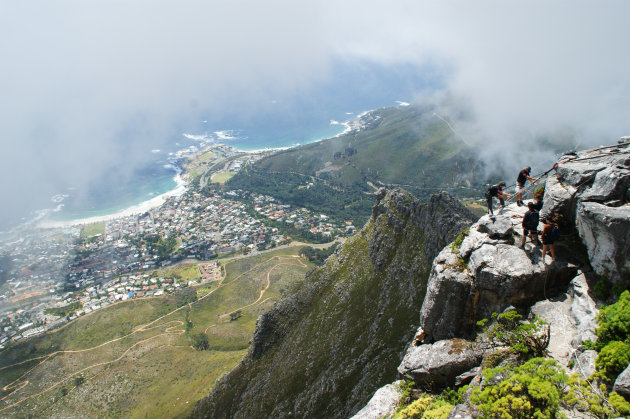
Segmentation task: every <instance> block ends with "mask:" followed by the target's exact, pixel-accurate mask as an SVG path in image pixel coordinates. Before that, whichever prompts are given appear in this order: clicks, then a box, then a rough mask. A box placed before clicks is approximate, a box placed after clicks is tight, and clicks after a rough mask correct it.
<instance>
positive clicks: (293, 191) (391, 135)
mask: <svg viewBox="0 0 630 419" xmlns="http://www.w3.org/2000/svg"><path fill="white" fill-rule="evenodd" d="M361 124H362V128H361V129H360V130H358V131H356V130H355V131H353V132H350V133H347V134H345V135H343V136H341V137H337V138H331V139H327V140H322V141H319V142H316V143H312V144H308V145H304V146H301V147H297V148H292V149H289V150H285V151H281V152H278V153H275V154H273V155H271V156H269V157H266V158H264V159H261V160H260V161H258V162H257V163H256V164H254V165H251V166H248V167H246V168H245V169H244V170H242V171H241V172H240V173H238V174H237V175H236V176H234V177H233V178H232V179H230V180H229V181H228V182H227V186H228V187H230V188H234V189H237V188H241V189H246V190H251V191H256V192H260V193H265V194H268V195H272V196H275V197H276V198H278V199H280V200H282V201H283V202H286V203H289V204H293V205H301V206H305V207H307V208H310V209H312V210H315V211H322V212H326V213H328V214H330V215H332V216H333V217H336V218H338V219H352V220H355V221H356V222H357V223H359V225H362V224H363V222H364V221H365V220H366V219H367V217H368V216H369V214H370V210H371V207H372V202H373V201H372V198H370V197H369V196H366V194H368V193H371V192H374V190H375V188H377V187H380V186H384V185H387V186H402V187H405V188H406V189H407V190H409V191H410V192H411V193H412V194H414V195H415V196H417V197H420V198H423V199H426V198H428V197H429V196H430V194H432V193H435V192H438V191H440V190H448V191H449V192H450V193H451V194H453V195H454V196H457V197H468V196H476V197H478V196H480V192H479V191H480V188H481V182H483V181H484V180H485V179H484V178H483V177H482V176H479V175H480V174H481V173H482V166H481V163H480V162H479V161H478V160H477V159H476V158H475V153H474V150H472V149H470V148H469V147H468V146H466V144H465V143H464V142H463V141H462V140H461V139H460V138H459V137H457V136H456V135H455V134H454V133H453V131H452V130H451V128H450V127H449V126H448V124H447V123H446V122H444V121H443V120H442V119H440V118H438V117H437V116H436V115H435V114H434V113H433V110H432V109H429V108H421V107H418V106H409V107H402V108H400V107H396V108H385V109H380V110H377V111H374V112H371V113H368V114H367V115H365V116H363V117H362V118H361Z"/></svg>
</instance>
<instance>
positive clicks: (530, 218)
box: [521, 202, 544, 259]
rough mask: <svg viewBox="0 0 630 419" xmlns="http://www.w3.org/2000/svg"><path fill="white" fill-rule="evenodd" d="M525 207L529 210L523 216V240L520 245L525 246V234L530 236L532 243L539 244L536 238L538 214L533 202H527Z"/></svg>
mask: <svg viewBox="0 0 630 419" xmlns="http://www.w3.org/2000/svg"><path fill="white" fill-rule="evenodd" d="M527 207H528V208H529V210H528V211H527V212H526V213H525V216H523V242H522V243H521V247H525V241H526V240H527V236H530V237H531V238H532V242H533V243H535V244H540V240H538V221H539V219H540V216H539V214H538V211H537V210H536V206H535V205H534V203H533V202H528V203H527ZM543 259H544V258H543Z"/></svg>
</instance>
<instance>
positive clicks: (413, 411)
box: [392, 394, 433, 419]
mask: <svg viewBox="0 0 630 419" xmlns="http://www.w3.org/2000/svg"><path fill="white" fill-rule="evenodd" d="M431 403H433V397H431V396H429V395H428V394H423V395H422V396H420V398H418V399H417V400H415V401H414V402H413V403H411V404H409V405H407V406H405V407H403V408H402V409H400V410H399V411H397V412H396V413H395V414H394V416H392V419H412V418H422V415H423V414H424V412H425V411H426V410H427V409H428V408H429V406H431Z"/></svg>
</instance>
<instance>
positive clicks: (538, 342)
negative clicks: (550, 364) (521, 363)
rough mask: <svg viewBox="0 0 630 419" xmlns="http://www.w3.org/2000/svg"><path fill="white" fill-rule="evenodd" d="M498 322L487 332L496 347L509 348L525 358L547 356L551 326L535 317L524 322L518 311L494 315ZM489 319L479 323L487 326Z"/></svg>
mask: <svg viewBox="0 0 630 419" xmlns="http://www.w3.org/2000/svg"><path fill="white" fill-rule="evenodd" d="M492 318H496V322H495V323H494V324H493V325H492V326H490V327H489V328H488V330H487V336H488V338H489V339H490V341H491V342H492V343H493V344H494V345H495V346H507V347H508V348H509V349H510V350H511V351H512V352H513V353H515V354H516V355H519V356H521V357H524V358H531V357H540V356H543V355H545V351H546V349H547V346H548V345H549V325H548V324H547V323H546V322H544V321H543V320H541V319H539V318H538V317H535V318H534V319H533V320H532V321H523V320H522V319H523V316H521V315H520V314H518V313H517V312H516V310H510V311H507V312H505V313H502V314H499V315H497V314H496V313H493V314H492ZM486 322H487V319H484V320H481V321H479V322H478V323H477V324H478V325H479V326H485V324H486Z"/></svg>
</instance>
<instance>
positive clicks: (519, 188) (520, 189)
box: [516, 183, 525, 193]
mask: <svg viewBox="0 0 630 419" xmlns="http://www.w3.org/2000/svg"><path fill="white" fill-rule="evenodd" d="M523 192H525V185H521V184H520V183H517V184H516V193H523Z"/></svg>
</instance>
